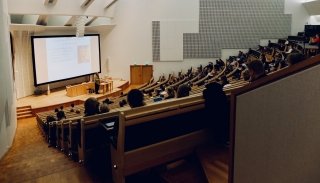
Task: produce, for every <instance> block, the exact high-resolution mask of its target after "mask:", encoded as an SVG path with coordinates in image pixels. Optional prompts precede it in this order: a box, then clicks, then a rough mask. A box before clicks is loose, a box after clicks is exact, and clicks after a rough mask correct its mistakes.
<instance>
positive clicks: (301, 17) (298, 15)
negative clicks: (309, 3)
mask: <svg viewBox="0 0 320 183" xmlns="http://www.w3.org/2000/svg"><path fill="white" fill-rule="evenodd" d="M302 2H303V0H285V10H284V11H285V13H286V14H292V22H291V35H294V36H295V35H297V33H298V32H303V31H304V25H305V24H307V22H308V20H309V14H308V12H307V11H306V9H305V8H304V6H303V5H302Z"/></svg>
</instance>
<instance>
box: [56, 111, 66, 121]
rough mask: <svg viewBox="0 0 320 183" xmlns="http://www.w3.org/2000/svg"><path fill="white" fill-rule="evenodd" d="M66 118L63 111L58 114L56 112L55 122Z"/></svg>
mask: <svg viewBox="0 0 320 183" xmlns="http://www.w3.org/2000/svg"><path fill="white" fill-rule="evenodd" d="M66 118H67V117H66V114H65V113H64V111H62V110H61V111H59V112H57V120H58V121H60V120H62V119H66Z"/></svg>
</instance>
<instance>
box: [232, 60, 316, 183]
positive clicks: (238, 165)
mask: <svg viewBox="0 0 320 183" xmlns="http://www.w3.org/2000/svg"><path fill="white" fill-rule="evenodd" d="M307 62H308V61H307ZM319 74H320V65H316V66H314V67H311V68H309V69H306V70H304V71H301V72H298V73H296V74H293V75H291V76H288V77H285V78H283V79H280V80H278V81H276V82H273V83H271V84H268V85H265V86H262V87H259V88H257V89H255V90H252V91H249V92H246V93H243V94H239V95H237V96H236V97H235V100H236V106H235V114H234V118H235V120H234V121H235V129H234V130H235V137H234V139H235V141H234V156H233V158H234V161H233V163H234V164H233V174H232V173H231V177H232V176H233V179H231V181H230V182H234V183H243V182H259V183H278V182H282V183H300V182H309V183H313V182H314V183H316V182H319V180H320V174H319V172H320V156H319V154H320V115H319V109H320V107H319V106H320V85H319V83H320V77H319Z"/></svg>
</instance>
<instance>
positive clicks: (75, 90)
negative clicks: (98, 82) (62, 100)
mask: <svg viewBox="0 0 320 183" xmlns="http://www.w3.org/2000/svg"><path fill="white" fill-rule="evenodd" d="M89 89H94V82H86V83H81V84H77V85H72V86H71V85H70V86H66V90H67V96H68V97H76V96H79V95H84V94H87V93H88V92H89Z"/></svg>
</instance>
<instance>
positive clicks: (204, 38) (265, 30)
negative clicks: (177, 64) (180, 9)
mask: <svg viewBox="0 0 320 183" xmlns="http://www.w3.org/2000/svg"><path fill="white" fill-rule="evenodd" d="M290 32H291V15H286V14H284V0H200V20H199V34H194V33H193V34H189V33H185V34H184V39H183V40H184V43H183V45H184V49H183V50H184V58H185V59H186V58H217V57H220V56H221V49H223V48H234V49H240V48H250V47H256V46H257V45H258V44H259V41H260V39H271V38H282V37H286V36H288V35H289V34H290Z"/></svg>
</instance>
